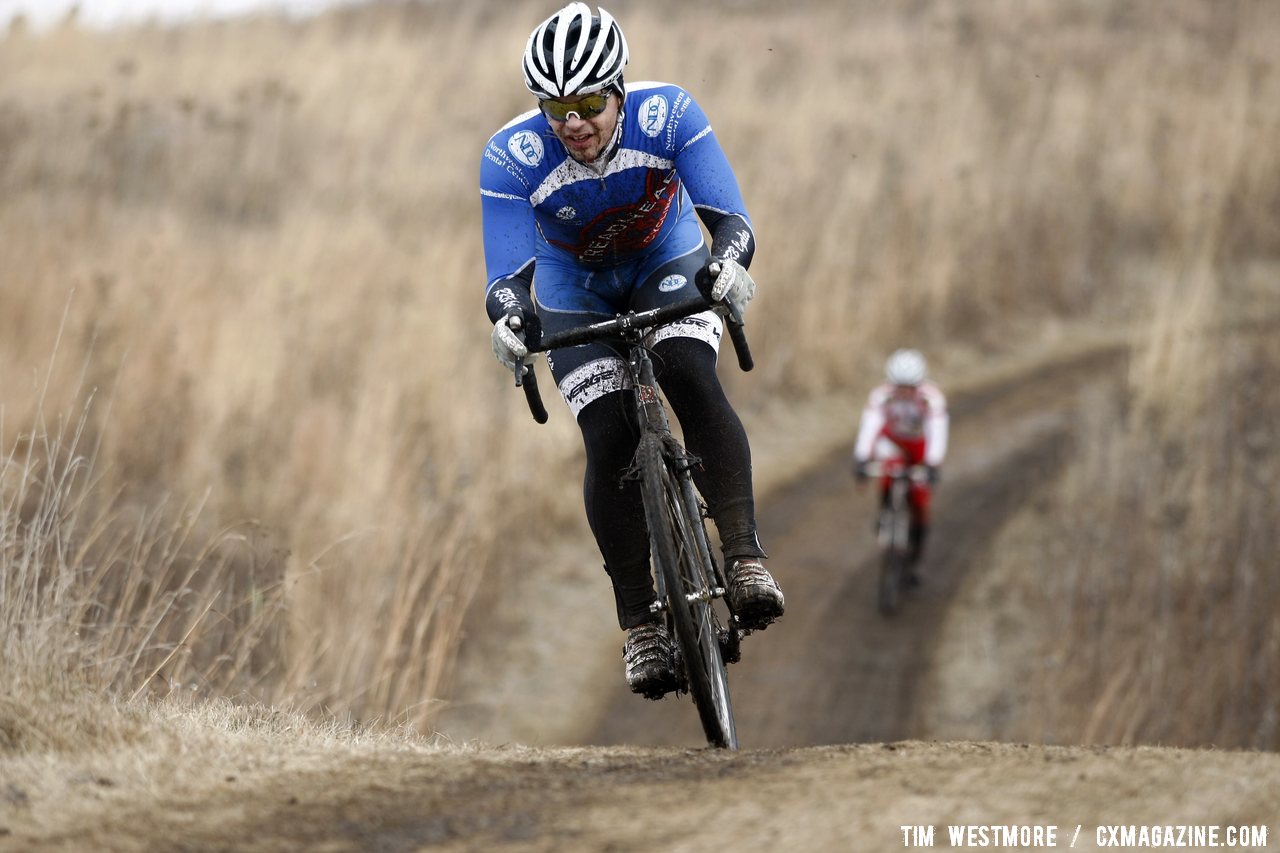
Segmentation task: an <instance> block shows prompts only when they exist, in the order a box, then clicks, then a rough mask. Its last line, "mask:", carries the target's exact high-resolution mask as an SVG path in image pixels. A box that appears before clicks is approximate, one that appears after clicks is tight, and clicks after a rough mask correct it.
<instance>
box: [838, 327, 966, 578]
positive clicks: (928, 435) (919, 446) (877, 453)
mask: <svg viewBox="0 0 1280 853" xmlns="http://www.w3.org/2000/svg"><path fill="white" fill-rule="evenodd" d="M927 374H928V365H927V363H926V362H925V358H924V356H923V355H921V354H920V352H919V351H918V350H914V349H900V350H898V351H896V352H894V353H893V355H891V356H889V360H888V361H887V362H885V369H884V375H885V382H884V384H882V385H880V386H878V387H877V388H875V389H874V390H873V391H872V392H871V395H870V396H869V397H868V398H867V404H866V407H865V408H864V409H863V410H862V420H861V423H860V424H859V426H858V439H857V442H856V443H855V444H854V448H853V460H854V465H855V469H854V470H855V473H856V474H857V476H858V479H859V480H865V479H866V477H867V463H868V462H870V461H871V460H872V459H876V460H878V461H881V462H899V463H901V464H905V465H924V466H926V467H927V468H928V471H929V477H928V482H925V483H921V482H917V481H915V480H912V481H911V491H910V498H909V500H910V504H911V526H910V528H909V530H910V532H909V534H908V543H909V544H908V547H909V553H908V558H909V561H910V564H911V567H912V568H911V574H910V575H908V578H907V580H908V582H910V583H919V581H920V575H919V573H918V570H917V568H916V564H917V563H918V562H919V560H920V556H921V554H923V552H924V543H925V539H926V538H927V536H928V532H929V499H930V497H931V486H932V485H934V484H936V483H937V482H938V467H939V466H940V465H941V464H942V460H943V458H944V457H945V456H946V455H947V432H948V429H949V425H950V422H949V418H948V415H947V400H946V397H944V396H943V394H942V392H941V391H940V390H938V387H937V386H936V385H934V384H933V383H932V382H927V381H925V380H926V376H927ZM889 483H890V480H889V479H888V478H887V477H886V478H882V479H881V486H880V493H881V499H882V500H887V499H888V496H889Z"/></svg>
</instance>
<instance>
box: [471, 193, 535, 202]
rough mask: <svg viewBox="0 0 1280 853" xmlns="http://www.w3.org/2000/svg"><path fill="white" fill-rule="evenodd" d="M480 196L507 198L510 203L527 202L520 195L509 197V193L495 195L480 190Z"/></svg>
mask: <svg viewBox="0 0 1280 853" xmlns="http://www.w3.org/2000/svg"><path fill="white" fill-rule="evenodd" d="M480 195H482V196H488V197H489V198H509V199H511V200H512V201H528V199H527V198H525V197H524V196H521V195H511V193H495V192H493V191H492V190H480Z"/></svg>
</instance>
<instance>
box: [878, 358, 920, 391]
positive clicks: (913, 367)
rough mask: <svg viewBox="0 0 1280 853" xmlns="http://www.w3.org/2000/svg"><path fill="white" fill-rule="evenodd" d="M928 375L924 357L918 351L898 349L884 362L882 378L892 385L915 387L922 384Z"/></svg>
mask: <svg viewBox="0 0 1280 853" xmlns="http://www.w3.org/2000/svg"><path fill="white" fill-rule="evenodd" d="M927 373H928V366H927V365H926V364H925V360H924V356H923V355H921V354H920V351H919V350H913V349H900V350H898V351H897V352H895V353H894V354H893V355H891V356H889V360H888V361H887V362H885V366H884V377H885V379H887V380H889V382H891V383H893V384H894V385H909V386H913V387H914V386H916V385H919V384H920V383H922V382H924V378H925V375H926V374H927Z"/></svg>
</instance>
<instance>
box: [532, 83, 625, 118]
mask: <svg viewBox="0 0 1280 853" xmlns="http://www.w3.org/2000/svg"><path fill="white" fill-rule="evenodd" d="M538 106H539V107H541V108H542V113H543V115H545V116H546V117H547V118H549V119H554V120H555V121H568V120H569V116H571V115H576V116H577V117H578V118H581V119H588V118H592V117H593V116H598V115H600V113H602V112H604V108H605V107H607V106H609V90H608V89H606V90H604V91H603V92H595V93H594V94H591V95H585V96H583V98H582V99H581V100H579V101H575V102H573V103H572V104H567V103H565V102H564V101H555V100H551V99H547V100H545V101H538Z"/></svg>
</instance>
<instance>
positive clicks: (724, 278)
mask: <svg viewBox="0 0 1280 853" xmlns="http://www.w3.org/2000/svg"><path fill="white" fill-rule="evenodd" d="M707 272H709V273H711V274H712V275H713V276H715V277H716V278H715V281H714V282H712V284H711V301H713V302H727V303H728V304H729V305H732V306H733V307H734V309H735V310H737V312H738V316H739V317H741V316H742V314H743V313H744V312H745V311H746V310H747V303H748V302H750V301H751V297H753V296H755V295H756V283H755V281H754V280H753V279H752V278H751V276H750V275H748V274H747V271H746V269H745V268H743V266H742V264H740V263H738V262H737V261H735V260H733V259H732V258H726V259H725V260H723V261H712V262H711V264H710V265H709V266H708V267H707Z"/></svg>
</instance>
